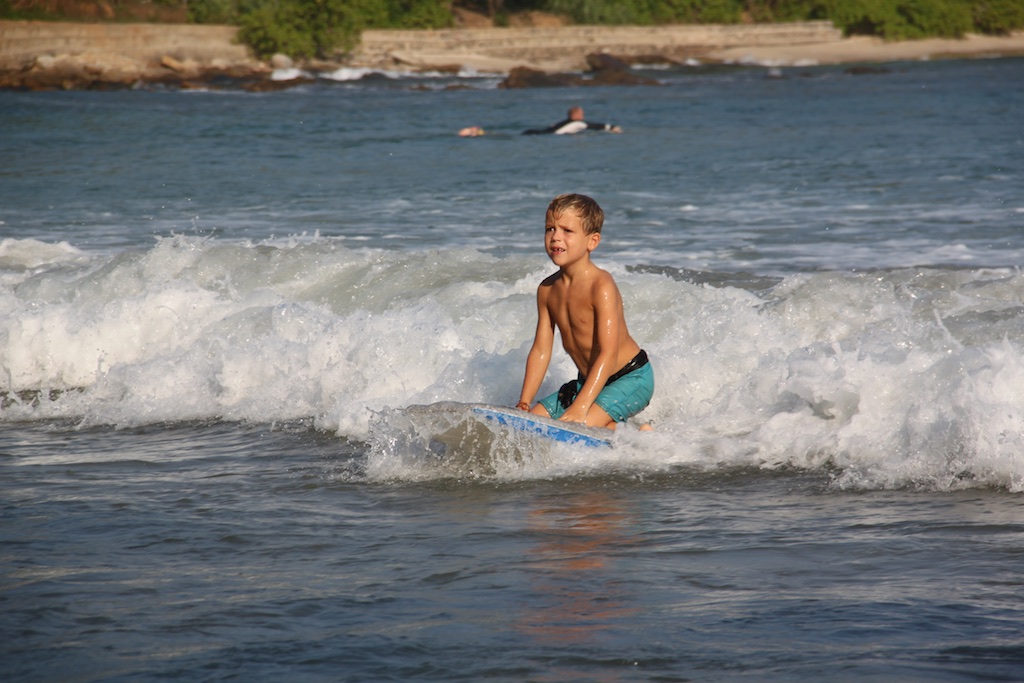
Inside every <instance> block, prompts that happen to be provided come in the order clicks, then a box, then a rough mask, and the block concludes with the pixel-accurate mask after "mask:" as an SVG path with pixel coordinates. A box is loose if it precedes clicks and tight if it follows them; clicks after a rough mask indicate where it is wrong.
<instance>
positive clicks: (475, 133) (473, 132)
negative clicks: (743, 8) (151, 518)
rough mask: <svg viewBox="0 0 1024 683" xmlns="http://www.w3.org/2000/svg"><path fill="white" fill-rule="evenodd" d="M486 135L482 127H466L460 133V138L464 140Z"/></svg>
mask: <svg viewBox="0 0 1024 683" xmlns="http://www.w3.org/2000/svg"><path fill="white" fill-rule="evenodd" d="M485 134H486V131H485V130H484V129H483V128H481V127H480V126H466V127H465V128H463V129H462V130H460V131H459V137H463V138H477V137H480V136H481V135H485Z"/></svg>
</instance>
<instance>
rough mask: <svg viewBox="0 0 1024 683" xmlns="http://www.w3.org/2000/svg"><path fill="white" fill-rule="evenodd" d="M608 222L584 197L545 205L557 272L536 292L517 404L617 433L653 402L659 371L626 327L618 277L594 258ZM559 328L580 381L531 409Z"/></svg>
mask: <svg viewBox="0 0 1024 683" xmlns="http://www.w3.org/2000/svg"><path fill="white" fill-rule="evenodd" d="M603 224H604V212H603V211H602V210H601V207H600V206H598V204H597V202H595V201H594V200H593V199H591V198H590V197H587V196H585V195H581V194H563V195H560V196H558V197H555V199H554V200H552V202H551V204H550V205H549V206H548V210H547V215H546V217H545V225H544V248H545V250H546V251H547V254H548V257H549V258H550V259H551V261H552V262H553V263H554V264H555V265H556V266H558V272H557V273H555V274H553V275H550V276H548V277H547V278H545V279H544V281H543V282H541V283H540V286H539V287H538V288H537V333H536V336H535V337H534V340H533V347H532V348H531V349H530V354H529V356H527V359H526V376H525V377H524V378H523V390H522V393H521V394H520V395H519V403H518V404H516V407H517V408H519V409H520V410H524V411H525V410H528V411H530V412H531V413H534V414H537V415H543V416H546V417H553V418H556V419H559V420H562V421H563V422H582V423H585V424H587V425H588V426H591V427H606V428H608V429H615V425H616V423H618V422H625V421H626V419H627V418H629V417H631V416H633V415H636V414H637V413H639V412H640V411H641V410H643V409H644V408H645V407H647V404H648V403H650V401H651V396H652V395H653V394H654V373H653V371H652V370H651V366H650V364H649V363H648V361H647V354H646V353H644V352H643V351H642V350H641V349H640V346H639V345H638V344H637V343H636V342H635V341H634V340H633V338H632V337H631V336H630V335H629V330H628V329H627V328H626V318H625V315H624V313H623V307H622V296H621V295H620V294H619V288H618V287H617V286H616V284H615V280H614V279H612V276H611V275H610V274H609V273H608V272H606V271H604V270H601V269H600V268H598V267H597V266H595V265H594V264H593V263H592V262H591V260H590V252H592V251H593V250H594V249H596V248H597V245H598V244H600V243H601V226H602V225H603ZM556 328H557V329H558V332H559V334H560V335H561V337H562V346H563V347H564V348H565V351H566V353H568V354H569V357H570V358H572V360H573V362H574V363H575V364H576V367H577V368H578V369H579V379H577V380H573V381H571V382H568V383H566V384H565V385H564V386H562V388H561V389H559V390H558V391H556V392H555V393H553V394H551V395H550V396H547V397H546V398H543V399H541V401H540V402H538V403H537V404H536V405H535V406H533V408H532V409H531V408H530V404H531V402H532V401H533V399H534V397H535V396H536V395H537V390H538V389H540V385H541V382H543V381H544V375H545V374H547V370H548V365H549V364H550V363H551V349H552V346H553V344H554V339H555V329H556Z"/></svg>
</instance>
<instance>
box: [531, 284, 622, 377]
mask: <svg viewBox="0 0 1024 683" xmlns="http://www.w3.org/2000/svg"><path fill="white" fill-rule="evenodd" d="M540 291H541V297H542V303H543V305H544V306H545V308H546V309H547V311H548V315H550V316H551V321H552V322H553V323H554V325H555V327H556V328H557V329H558V331H559V334H560V335H561V337H562V347H563V348H564V349H565V351H566V353H568V354H569V357H570V358H572V360H573V362H574V363H575V364H576V367H577V368H578V369H579V371H580V373H581V374H582V375H583V376H584V377H586V376H587V375H588V374H590V369H591V368H592V367H593V365H594V363H595V362H596V360H597V357H598V354H599V352H600V348H599V346H598V328H597V324H598V323H597V320H599V319H600V313H601V309H602V307H608V308H609V309H610V315H611V317H612V321H611V322H612V324H613V326H614V327H617V328H618V331H619V333H618V341H617V347H618V348H617V349H616V351H615V363H614V364H613V367H612V368H610V369H609V370H608V374H610V373H613V372H615V371H617V370H619V369H620V368H622V367H623V366H624V365H625V364H626V363H628V362H629V361H630V360H632V358H633V357H634V356H636V354H638V353H639V352H640V346H639V345H638V344H637V343H636V341H634V340H633V338H632V337H631V336H630V334H629V331H628V329H627V328H626V317H625V313H624V311H623V306H622V296H621V295H620V294H619V289H618V287H617V286H616V285H615V281H614V279H613V278H612V276H611V275H610V274H609V273H608V272H606V271H604V270H601V269H600V268H598V267H597V266H594V265H593V264H590V265H589V267H588V268H587V271H586V272H585V273H581V274H577V276H576V277H575V278H574V279H573V280H572V281H571V282H570V281H569V279H568V278H567V277H566V276H565V275H564V274H563V273H562V272H558V273H555V274H554V275H551V276H549V277H547V278H546V279H545V280H544V282H543V283H541V290H540Z"/></svg>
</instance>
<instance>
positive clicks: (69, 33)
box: [0, 21, 841, 68]
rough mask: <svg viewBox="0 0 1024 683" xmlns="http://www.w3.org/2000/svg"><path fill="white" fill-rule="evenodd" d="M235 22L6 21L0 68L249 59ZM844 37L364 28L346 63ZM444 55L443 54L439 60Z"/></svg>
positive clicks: (810, 30) (750, 31)
mask: <svg viewBox="0 0 1024 683" xmlns="http://www.w3.org/2000/svg"><path fill="white" fill-rule="evenodd" d="M237 30H238V29H237V28H235V27H233V26H197V25H192V24H102V23H98V24H86V23H71V22H45V21H0V67H2V68H17V67H20V66H23V65H26V64H30V63H31V62H32V60H34V59H35V58H36V57H39V56H41V55H51V56H56V55H74V54H108V55H116V56H118V57H122V58H126V59H131V60H135V61H138V62H142V63H159V62H160V60H161V59H162V58H164V57H167V56H169V57H173V58H174V59H176V60H179V61H186V60H193V61H195V62H205V63H209V62H211V61H213V60H218V59H219V60H225V61H229V62H238V61H242V60H245V59H248V58H250V55H249V53H248V51H247V49H246V48H245V47H244V46H242V45H238V44H236V43H235V42H234V39H235V35H236V33H237ZM840 38H841V36H840V33H839V31H837V30H836V29H835V28H834V27H833V26H832V24H831V22H803V23H793V24H747V25H743V24H741V25H707V26H651V27H635V26H621V27H619V26H608V27H595V26H565V27H537V28H494V29H451V30H438V31H382V30H376V31H365V32H364V33H363V36H362V42H361V44H360V46H359V47H358V48H357V49H356V50H355V51H354V52H353V54H352V55H350V56H349V57H348V59H347V60H346V61H348V62H349V63H351V64H353V65H355V66H370V67H373V66H384V65H388V64H391V65H393V64H395V63H402V62H405V63H409V64H427V63H429V62H431V61H433V62H434V63H436V62H437V60H438V59H441V60H442V62H443V63H444V62H445V61H446V63H447V64H451V62H452V60H453V59H454V60H455V61H459V60H464V61H470V62H471V61H474V60H487V59H492V60H496V62H500V61H508V62H515V63H517V64H524V63H526V64H530V63H533V64H540V65H543V64H545V63H549V62H551V63H555V65H556V66H557V67H558V68H568V67H570V66H580V65H583V64H584V63H585V62H584V59H585V57H586V55H587V54H589V53H593V52H608V53H611V54H621V55H646V54H652V55H654V54H661V55H665V56H669V57H672V56H686V55H690V54H694V53H700V52H701V51H706V50H710V49H716V48H727V47H736V46H741V45H755V46H757V45H760V46H770V45H796V44H807V43H824V42H832V41H836V40H839V39H840ZM442 56H443V57H442Z"/></svg>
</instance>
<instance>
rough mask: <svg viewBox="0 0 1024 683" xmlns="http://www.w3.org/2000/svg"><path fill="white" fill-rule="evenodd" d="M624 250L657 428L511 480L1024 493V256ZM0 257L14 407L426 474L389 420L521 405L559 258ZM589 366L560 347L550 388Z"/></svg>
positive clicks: (283, 254) (165, 242)
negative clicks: (839, 266) (912, 264)
mask: <svg viewBox="0 0 1024 683" xmlns="http://www.w3.org/2000/svg"><path fill="white" fill-rule="evenodd" d="M602 265H603V266H605V267H607V268H608V269H609V270H610V271H611V272H612V273H613V274H614V275H615V277H616V279H617V281H618V282H619V285H620V288H621V290H622V294H623V298H624V301H625V304H626V308H627V318H628V320H629V323H630V328H631V332H632V333H633V335H634V336H635V337H636V338H637V339H638V340H640V342H641V343H642V345H643V346H644V348H645V349H647V351H648V352H649V354H650V355H651V358H652V362H653V364H654V369H655V374H656V381H657V389H656V392H655V397H654V400H653V401H652V403H651V405H650V406H649V408H648V409H647V410H646V411H644V413H642V415H641V416H640V417H641V418H642V420H643V421H651V422H653V424H654V426H655V431H654V432H653V433H647V432H639V431H637V430H636V424H637V423H636V422H634V423H632V424H630V425H627V426H626V428H625V429H623V430H621V431H620V432H619V433H617V434H616V435H615V437H614V441H615V443H616V447H615V448H614V449H612V451H611V453H610V454H605V455H602V456H601V457H599V458H595V457H594V456H593V455H589V456H588V455H585V454H581V453H580V452H578V450H576V449H572V448H567V449H561V450H558V451H557V452H556V453H555V455H554V456H552V457H551V458H547V459H537V460H528V461H525V462H519V463H517V464H516V465H515V467H514V468H513V469H515V468H518V469H516V471H515V473H514V474H512V473H510V471H509V470H508V468H506V469H505V470H504V472H505V474H504V475H503V476H504V477H506V478H507V477H513V476H514V477H517V478H522V477H526V478H530V477H537V476H540V477H547V476H561V475H562V474H565V473H566V472H588V471H593V470H594V468H595V467H597V468H608V467H614V468H625V469H627V470H631V471H638V472H642V471H663V470H666V469H670V468H675V467H680V466H684V467H698V468H720V467H760V468H769V469H771V468H798V469H808V470H813V471H820V472H823V473H827V474H828V476H829V477H830V478H831V479H832V481H833V484H834V485H835V486H841V487H850V488H876V487H901V486H924V487H930V488H940V489H950V488H959V487H972V486H994V487H1000V488H1007V489H1010V490H1022V489H1024V455H1021V454H1022V453H1024V449H1022V445H1024V444H1022V437H1021V434H1022V428H1024V397H1022V396H1021V395H1020V392H1019V390H1018V388H1019V387H1020V386H1022V384H1024V360H1022V359H1024V354H1022V348H1024V277H1022V276H1021V274H1020V273H1018V272H1016V271H1014V270H1010V269H966V268H963V269H911V268H908V269H899V270H879V271H873V272H821V273H809V274H808V273H805V274H796V275H789V276H784V277H776V278H758V277H756V276H748V275H743V274H723V273H718V274H714V273H698V272H691V271H685V270H678V269H671V268H664V267H659V268H638V267H634V266H630V267H627V266H626V265H624V264H619V263H615V262H602ZM0 268H2V270H0V283H2V288H0V370H2V381H3V383H4V384H5V387H4V392H3V398H2V407H0V421H2V422H13V421H22V420H70V421H73V422H74V423H75V424H79V425H83V426H88V425H111V426H115V427H127V426H137V425H144V424H152V423H160V422H176V421H187V420H197V421H210V420H228V421H248V422H269V423H274V422H281V421H289V420H306V421H309V422H310V424H312V425H314V426H315V427H316V428H317V429H320V430H324V431H328V432H333V433H337V434H338V435H340V436H343V437H345V438H349V439H354V440H360V441H369V442H370V444H371V449H370V451H371V456H370V458H371V463H370V469H372V470H373V471H374V472H375V473H376V475H377V476H381V477H385V478H386V477H389V476H395V477H402V478H406V477H408V476H409V474H408V468H409V467H410V462H409V459H408V457H405V456H407V455H408V454H405V456H403V455H401V454H398V453H395V452H393V451H389V450H388V444H389V443H391V442H393V439H391V436H393V435H392V434H391V433H390V432H389V430H390V429H391V422H389V419H390V420H392V421H394V422H395V424H396V425H397V421H399V418H398V417H392V418H388V417H387V416H388V415H392V416H397V415H398V414H399V413H400V411H401V409H402V408H404V407H406V406H410V405H413V404H429V403H433V402H438V401H462V402H481V403H496V404H504V405H509V404H511V403H514V402H515V400H516V399H517V398H518V393H519V388H520V383H521V381H522V373H523V364H524V362H525V357H526V352H527V350H528V348H529V345H530V343H531V340H532V335H533V328H534V324H535V315H536V313H535V299H534V296H535V287H536V284H537V282H538V281H539V280H540V279H541V278H542V277H543V276H544V275H546V274H547V273H548V272H550V270H551V266H550V264H549V263H547V261H546V259H544V257H543V254H540V255H539V256H537V257H531V256H521V255H515V256H507V257H496V256H491V255H486V254H482V253H480V252H477V251H474V250H472V249H468V248H467V249H437V250H423V251H387V250H376V249H352V248H349V247H347V246H345V245H344V244H342V242H341V241H339V240H332V239H324V238H318V237H311V238H305V239H292V240H274V241H265V242H260V243H251V242H231V241H224V240H215V239H200V238H192V237H180V236H178V237H170V238H163V239H159V240H157V241H156V243H155V244H154V245H153V246H152V247H151V248H147V249H141V250H131V251H122V252H117V253H112V254H86V253H83V252H80V251H78V250H76V249H74V248H71V247H68V246H67V245H60V244H58V245H45V244H42V243H36V242H33V241H31V240H22V241H11V240H6V241H4V242H3V243H0ZM574 374H575V371H574V368H572V366H571V364H570V363H569V362H568V361H567V360H566V359H565V357H564V354H561V353H556V360H555V362H554V363H553V364H552V367H551V369H550V371H549V373H548V378H547V380H546V381H545V384H544V386H543V387H542V392H547V391H553V390H554V389H555V388H557V386H558V385H559V384H560V383H561V382H563V381H565V379H567V378H568V377H571V376H573V375H574ZM395 411H398V412H395ZM382 415H383V416H384V417H380V416H382ZM375 416H377V417H375ZM395 429H398V427H397V426H395ZM412 466H413V467H415V463H413V465H412ZM423 468H424V469H423V471H422V472H420V473H419V476H426V477H430V476H433V475H432V474H431V471H430V469H429V466H428V464H427V463H424V464H423Z"/></svg>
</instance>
